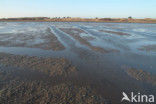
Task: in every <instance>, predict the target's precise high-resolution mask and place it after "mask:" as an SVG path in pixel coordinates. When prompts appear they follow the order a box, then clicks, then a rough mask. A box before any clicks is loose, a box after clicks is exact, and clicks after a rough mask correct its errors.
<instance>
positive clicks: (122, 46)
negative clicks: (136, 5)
mask: <svg viewBox="0 0 156 104" xmlns="http://www.w3.org/2000/svg"><path fill="white" fill-rule="evenodd" d="M47 28H50V29H51V31H52V32H53V33H54V34H55V36H56V37H57V38H58V40H59V41H60V42H61V43H62V44H63V45H64V46H65V49H64V50H62V51H54V50H44V49H39V48H29V47H15V46H11V45H10V46H5V45H3V44H2V45H1V44H0V52H6V53H11V54H16V55H29V56H40V57H64V58H66V59H68V60H69V61H71V62H72V63H73V64H74V65H75V66H77V67H78V69H79V70H80V71H82V73H83V74H84V75H88V73H90V74H91V75H92V76H94V75H95V76H100V78H105V79H107V80H109V81H110V82H111V83H114V84H115V85H117V86H120V88H121V89H122V88H124V89H127V88H129V87H130V86H131V87H132V89H133V87H134V85H133V84H136V86H139V87H141V88H142V87H144V84H142V83H138V82H137V81H136V82H135V80H133V79H131V78H130V77H129V76H128V75H127V74H126V73H125V72H124V70H125V69H126V68H136V69H142V70H145V71H147V72H150V73H155V74H156V64H155V62H156V51H153V50H151V51H145V50H139V48H140V47H142V46H144V45H154V44H156V24H137V23H85V22H1V23H0V34H7V35H8V34H9V36H7V37H4V36H5V35H3V37H2V36H1V35H0V39H1V41H6V40H9V39H10V37H11V38H14V37H15V36H16V34H18V33H21V34H25V35H30V36H31V35H34V36H35V39H34V40H32V43H35V42H37V43H40V42H43V41H42V38H41V37H40V36H42V35H45V34H46V32H45V31H46V29H47ZM59 28H78V29H81V30H84V31H85V32H86V34H80V35H81V37H83V36H90V37H93V38H94V39H92V40H88V42H89V43H90V44H91V45H92V46H98V47H101V48H104V49H114V50H118V51H117V52H109V53H100V52H97V51H93V50H91V49H90V48H89V47H87V46H85V45H83V44H81V43H80V42H79V41H78V40H75V39H74V38H73V37H71V36H70V35H69V34H66V33H64V32H63V31H61V30H60V29H59ZM100 30H109V31H115V32H122V33H128V34H130V36H126V35H124V36H119V35H117V34H111V33H105V32H100ZM14 42H15V43H17V44H18V40H16V39H15V41H14ZM28 44H31V42H30V41H28ZM114 79H116V80H114ZM127 80H128V81H129V82H128V81H127ZM130 80H131V81H130ZM132 83H133V84H132Z"/></svg>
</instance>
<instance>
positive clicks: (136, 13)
mask: <svg viewBox="0 0 156 104" xmlns="http://www.w3.org/2000/svg"><path fill="white" fill-rule="evenodd" d="M67 16H70V17H83V18H95V17H99V18H109V17H110V18H127V17H129V16H132V17H134V18H156V0H0V18H8V17H67Z"/></svg>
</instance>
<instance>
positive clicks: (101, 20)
mask: <svg viewBox="0 0 156 104" xmlns="http://www.w3.org/2000/svg"><path fill="white" fill-rule="evenodd" d="M0 22H96V23H147V24H156V19H151V18H147V19H129V18H118V19H114V18H99V19H89V18H47V17H32V18H3V19H0Z"/></svg>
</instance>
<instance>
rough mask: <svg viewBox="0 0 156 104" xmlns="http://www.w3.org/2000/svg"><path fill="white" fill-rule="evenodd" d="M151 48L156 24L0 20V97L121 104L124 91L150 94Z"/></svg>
mask: <svg viewBox="0 0 156 104" xmlns="http://www.w3.org/2000/svg"><path fill="white" fill-rule="evenodd" d="M155 49H156V24H138V23H93V22H0V77H1V79H0V85H1V87H0V101H1V102H3V103H9V102H10V101H13V103H39V102H40V103H41V104H45V103H52V104H53V103H69V104H78V103H82V104H121V102H120V101H121V98H122V92H123V91H125V92H127V93H130V92H135V93H138V92H141V93H143V94H146V93H147V94H153V95H155V94H156V91H155V89H156V85H155V83H156V80H155V79H156V64H155V63H156V50H155ZM29 76H30V77H29ZM10 86H11V87H10ZM35 86H40V87H39V88H38V89H36V87H35ZM23 87H24V88H23ZM22 88H23V89H22ZM28 89H30V90H28ZM46 99H48V100H46Z"/></svg>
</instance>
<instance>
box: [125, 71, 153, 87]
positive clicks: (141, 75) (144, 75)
mask: <svg viewBox="0 0 156 104" xmlns="http://www.w3.org/2000/svg"><path fill="white" fill-rule="evenodd" d="M126 72H127V74H128V75H129V76H131V77H133V78H135V79H136V80H140V81H143V82H146V83H150V84H152V85H154V86H156V75H155V74H151V73H149V72H146V71H143V70H137V69H128V70H127V71H126Z"/></svg>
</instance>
